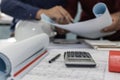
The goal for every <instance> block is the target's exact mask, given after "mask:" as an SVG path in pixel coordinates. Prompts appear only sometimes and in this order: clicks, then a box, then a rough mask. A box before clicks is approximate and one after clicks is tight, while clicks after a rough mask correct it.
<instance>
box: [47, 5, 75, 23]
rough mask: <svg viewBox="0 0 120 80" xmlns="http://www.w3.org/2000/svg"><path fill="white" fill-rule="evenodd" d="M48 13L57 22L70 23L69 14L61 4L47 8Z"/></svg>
mask: <svg viewBox="0 0 120 80" xmlns="http://www.w3.org/2000/svg"><path fill="white" fill-rule="evenodd" d="M49 15H50V16H51V18H52V19H53V20H55V21H56V22H58V23H71V22H72V21H73V19H72V17H71V15H70V14H69V13H68V12H67V11H66V10H65V9H64V8H63V7H61V6H56V7H54V8H52V9H50V10H49Z"/></svg>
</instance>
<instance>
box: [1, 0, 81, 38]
mask: <svg viewBox="0 0 120 80" xmlns="http://www.w3.org/2000/svg"><path fill="white" fill-rule="evenodd" d="M0 3H1V0H0ZM80 13H81V6H80V3H78V13H77V14H76V18H75V21H76V22H77V21H78V20H79V19H78V18H80V17H79V16H80ZM12 19H13V18H12V17H11V16H8V15H6V14H4V13H2V12H1V10H0V39H7V38H9V37H10V24H11V22H12Z"/></svg>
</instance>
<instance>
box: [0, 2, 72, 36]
mask: <svg viewBox="0 0 120 80" xmlns="http://www.w3.org/2000/svg"><path fill="white" fill-rule="evenodd" d="M66 3H67V1H66V0H35V1H34V0H2V2H1V11H2V12H4V13H6V14H8V15H10V16H12V17H14V19H13V23H12V26H11V31H12V32H13V33H12V34H11V36H14V29H15V24H16V23H17V22H18V21H19V20H21V19H22V20H40V15H41V14H42V13H44V14H46V15H47V16H49V17H50V18H52V19H54V20H55V21H56V22H58V23H63V22H64V23H66V24H67V23H70V22H72V20H73V18H72V16H71V15H70V13H69V12H68V11H67V10H65V5H66ZM56 30H57V32H58V33H59V34H58V35H59V37H62V35H63V34H64V32H65V31H64V30H62V29H56Z"/></svg>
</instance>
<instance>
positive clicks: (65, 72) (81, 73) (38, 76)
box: [22, 48, 120, 80]
mask: <svg viewBox="0 0 120 80" xmlns="http://www.w3.org/2000/svg"><path fill="white" fill-rule="evenodd" d="M68 50H82V51H88V52H90V53H91V55H92V56H93V58H94V59H95V61H96V63H97V66H96V68H67V67H66V66H65V64H64V59H63V53H64V51H68ZM58 53H61V54H62V56H61V57H60V58H59V59H57V60H56V61H55V62H53V63H51V64H49V63H48V61H49V60H50V59H51V58H52V57H54V56H55V55H56V54H58ZM119 75H120V74H119V73H111V72H109V71H108V51H95V50H91V49H77V48H76V49H49V55H48V56H47V57H46V58H45V59H44V60H43V61H42V62H40V64H39V65H38V66H36V67H35V68H34V69H33V70H32V71H30V72H29V73H28V74H27V75H26V76H25V77H24V78H23V79H22V80H48V79H49V80H120V76H119Z"/></svg>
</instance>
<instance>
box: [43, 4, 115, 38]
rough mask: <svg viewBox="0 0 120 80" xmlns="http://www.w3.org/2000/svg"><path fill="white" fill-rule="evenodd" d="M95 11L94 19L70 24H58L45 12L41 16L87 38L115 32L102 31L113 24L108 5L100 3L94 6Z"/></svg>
mask: <svg viewBox="0 0 120 80" xmlns="http://www.w3.org/2000/svg"><path fill="white" fill-rule="evenodd" d="M93 13H94V15H95V16H96V18H94V19H91V20H87V21H83V22H76V23H70V24H57V23H55V22H54V21H53V20H52V19H50V18H49V17H48V16H46V15H45V14H42V15H41V18H42V20H43V21H45V22H47V23H50V24H51V25H54V26H56V27H59V28H62V29H66V30H68V31H71V32H73V33H76V34H77V35H79V36H83V37H87V38H98V37H103V36H106V35H110V34H113V33H114V32H110V33H102V32H101V30H102V29H103V28H105V27H107V26H110V25H111V24H112V19H111V16H110V13H109V11H108V8H107V6H106V5H105V4H104V3H98V4H96V5H95V6H94V7H93Z"/></svg>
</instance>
